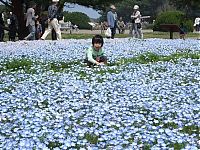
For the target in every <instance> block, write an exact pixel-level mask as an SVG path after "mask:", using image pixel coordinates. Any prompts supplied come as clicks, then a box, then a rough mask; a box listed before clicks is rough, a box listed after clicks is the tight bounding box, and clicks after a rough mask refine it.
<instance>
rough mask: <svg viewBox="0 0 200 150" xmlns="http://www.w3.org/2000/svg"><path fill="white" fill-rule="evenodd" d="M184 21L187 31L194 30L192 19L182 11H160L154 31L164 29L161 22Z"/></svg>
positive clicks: (173, 22) (178, 23)
mask: <svg viewBox="0 0 200 150" xmlns="http://www.w3.org/2000/svg"><path fill="white" fill-rule="evenodd" d="M181 22H182V23H183V24H184V26H185V27H186V28H187V31H188V32H189V31H193V23H192V20H189V19H187V18H186V16H185V14H184V13H183V12H181V11H166V12H162V13H160V14H159V15H158V16H157V18H156V20H155V23H154V27H153V30H154V31H164V30H162V29H161V28H160V25H161V24H177V25H180V23H181Z"/></svg>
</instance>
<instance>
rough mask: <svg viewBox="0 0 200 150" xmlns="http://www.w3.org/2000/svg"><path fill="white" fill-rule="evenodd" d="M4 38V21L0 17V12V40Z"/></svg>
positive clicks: (0, 15) (0, 14) (0, 16)
mask: <svg viewBox="0 0 200 150" xmlns="http://www.w3.org/2000/svg"><path fill="white" fill-rule="evenodd" d="M3 38H4V21H3V17H2V13H0V42H3V41H4V40H3Z"/></svg>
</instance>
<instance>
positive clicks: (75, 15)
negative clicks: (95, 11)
mask: <svg viewBox="0 0 200 150" xmlns="http://www.w3.org/2000/svg"><path fill="white" fill-rule="evenodd" d="M64 17H65V22H67V21H71V23H72V24H76V25H77V26H78V28H79V29H90V28H91V27H90V25H89V24H88V22H90V18H89V17H88V16H87V15H86V14H84V13H81V12H72V13H70V12H65V13H64Z"/></svg>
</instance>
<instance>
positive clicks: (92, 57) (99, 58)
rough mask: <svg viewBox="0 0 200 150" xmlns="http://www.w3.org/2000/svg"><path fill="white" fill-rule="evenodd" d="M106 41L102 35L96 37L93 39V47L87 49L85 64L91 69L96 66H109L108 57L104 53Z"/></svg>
mask: <svg viewBox="0 0 200 150" xmlns="http://www.w3.org/2000/svg"><path fill="white" fill-rule="evenodd" d="M103 44H104V41H103V37H102V36H101V35H95V36H94V37H93V38H92V46H91V47H90V48H89V49H87V52H86V59H85V62H86V63H87V65H88V66H89V67H93V66H94V65H102V64H107V57H106V56H104V51H103V50H102V47H103Z"/></svg>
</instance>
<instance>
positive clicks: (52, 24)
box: [41, 0, 61, 40]
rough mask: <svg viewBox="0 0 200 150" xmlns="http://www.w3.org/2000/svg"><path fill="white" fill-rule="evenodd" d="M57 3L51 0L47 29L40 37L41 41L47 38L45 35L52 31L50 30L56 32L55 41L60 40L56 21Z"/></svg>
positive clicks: (58, 26)
mask: <svg viewBox="0 0 200 150" xmlns="http://www.w3.org/2000/svg"><path fill="white" fill-rule="evenodd" d="M58 2H59V0H52V5H50V6H49V8H48V29H47V30H46V31H45V32H44V34H43V35H42V37H41V39H42V40H44V39H45V38H46V37H47V35H48V34H49V33H50V32H51V31H52V29H54V30H55V32H56V36H57V40H61V31H60V25H59V23H58V19H57V15H58V6H57V5H58Z"/></svg>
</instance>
